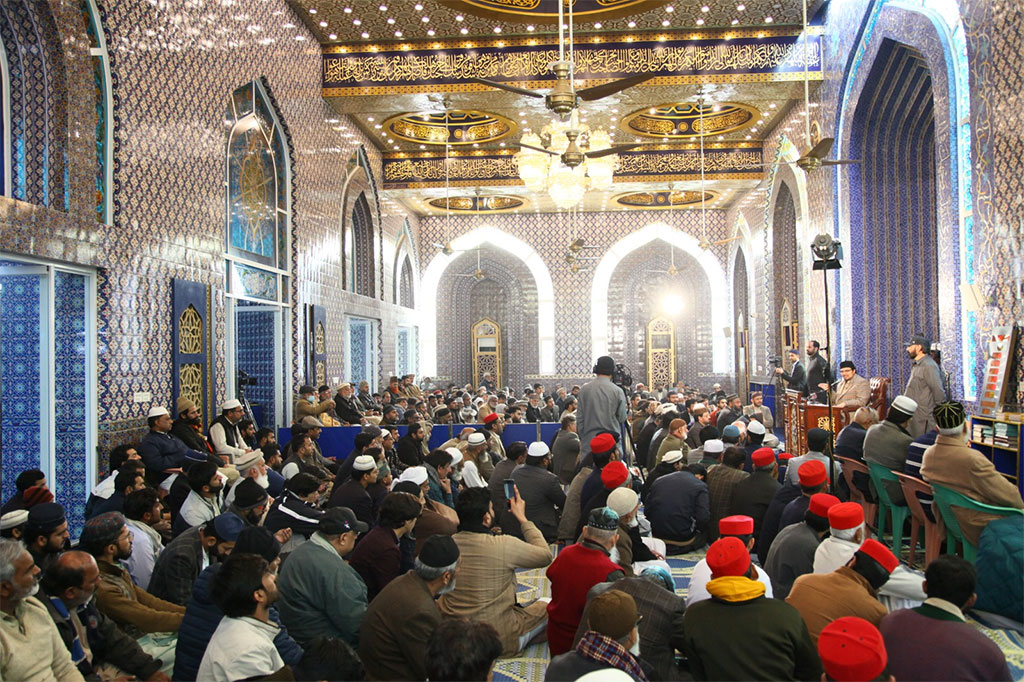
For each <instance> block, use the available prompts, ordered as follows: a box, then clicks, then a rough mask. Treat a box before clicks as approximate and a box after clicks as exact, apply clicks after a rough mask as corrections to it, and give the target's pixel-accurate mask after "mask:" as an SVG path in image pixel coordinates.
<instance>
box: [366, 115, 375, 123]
mask: <svg viewBox="0 0 1024 682" xmlns="http://www.w3.org/2000/svg"><path fill="white" fill-rule="evenodd" d="M366 120H367V121H370V122H371V123H372V122H373V120H374V118H373V116H367V117H366Z"/></svg>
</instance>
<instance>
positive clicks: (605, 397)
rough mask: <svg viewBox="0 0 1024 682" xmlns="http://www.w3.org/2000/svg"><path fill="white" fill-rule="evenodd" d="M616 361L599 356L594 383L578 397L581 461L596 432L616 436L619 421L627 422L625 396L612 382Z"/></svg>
mask: <svg viewBox="0 0 1024 682" xmlns="http://www.w3.org/2000/svg"><path fill="white" fill-rule="evenodd" d="M614 373H615V360H613V359H612V358H610V357H609V356H607V355H602V356H601V357H599V358H598V359H597V364H596V365H594V374H596V375H597V376H596V377H595V378H594V380H593V381H589V382H587V383H586V384H585V385H584V386H583V388H582V389H580V395H579V413H578V415H577V419H578V429H579V432H580V433H581V434H582V435H581V436H580V445H581V451H580V460H581V461H583V460H587V459H588V458H587V455H589V454H590V440H591V439H592V438H593V437H594V436H596V435H598V434H599V433H604V432H607V433H619V431H620V429H621V428H622V422H624V421H626V394H625V393H623V392H622V389H621V388H619V387H618V386H616V385H615V384H613V383H612V375H613V374H614Z"/></svg>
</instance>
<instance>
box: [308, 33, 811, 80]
mask: <svg viewBox="0 0 1024 682" xmlns="http://www.w3.org/2000/svg"><path fill="white" fill-rule="evenodd" d="M820 40H821V39H820V37H818V36H812V38H811V41H810V43H809V44H808V54H807V64H808V71H809V72H810V73H811V74H812V77H813V78H815V79H816V80H817V79H820V76H821V50H820V47H821V42H820ZM556 59H557V50H556V49H552V48H549V47H546V46H536V47H530V46H518V47H515V48H504V49H500V48H478V49H463V50H459V51H450V52H449V51H445V50H407V51H399V50H395V51H388V52H380V53H357V54H337V53H332V54H324V55H323V87H324V89H325V90H330V93H329V94H331V95H344V94H346V93H345V90H346V89H359V90H361V91H362V92H364V93H365V92H366V89H367V88H382V89H384V88H388V87H401V86H405V87H408V86H410V85H466V86H470V85H473V84H470V83H467V82H466V81H467V79H469V78H487V79H492V80H498V81H509V82H530V83H532V82H541V81H551V80H552V79H553V76H552V75H551V73H550V71H549V69H548V65H549V64H550V63H551V62H552V61H555V60H556ZM803 70H804V50H803V44H802V43H800V42H799V39H798V38H797V37H794V36H772V37H766V38H736V39H733V40H728V41H727V40H724V39H721V40H713V41H687V42H679V43H666V44H650V45H644V44H635V43H615V44H605V45H602V46H600V47H596V46H595V47H580V48H578V49H577V50H576V77H577V78H581V79H587V78H618V77H622V76H628V75H633V74H641V73H654V74H657V75H659V76H664V77H669V78H672V77H687V76H694V75H704V76H709V77H713V76H715V75H722V76H726V75H733V74H760V75H764V76H765V77H769V76H770V77H772V78H776V79H777V78H779V77H780V74H781V75H785V74H789V76H791V77H792V78H798V77H802V76H803ZM473 87H479V86H475V85H473ZM325 94H326V93H325Z"/></svg>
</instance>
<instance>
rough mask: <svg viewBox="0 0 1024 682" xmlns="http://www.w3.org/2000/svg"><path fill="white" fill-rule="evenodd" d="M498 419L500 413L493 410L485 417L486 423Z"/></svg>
mask: <svg viewBox="0 0 1024 682" xmlns="http://www.w3.org/2000/svg"><path fill="white" fill-rule="evenodd" d="M494 421H498V413H497V412H491V413H490V414H489V415H487V416H486V417H484V424H490V423H491V422H494Z"/></svg>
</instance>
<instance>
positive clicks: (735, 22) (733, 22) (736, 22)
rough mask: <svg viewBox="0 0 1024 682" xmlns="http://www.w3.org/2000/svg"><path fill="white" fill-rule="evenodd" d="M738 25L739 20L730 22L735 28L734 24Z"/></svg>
mask: <svg viewBox="0 0 1024 682" xmlns="http://www.w3.org/2000/svg"><path fill="white" fill-rule="evenodd" d="M738 23H740V20H739V19H733V20H732V25H733V26H735V25H736V24H738Z"/></svg>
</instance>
